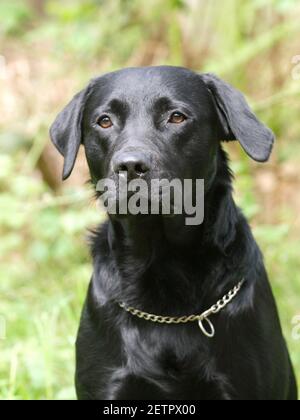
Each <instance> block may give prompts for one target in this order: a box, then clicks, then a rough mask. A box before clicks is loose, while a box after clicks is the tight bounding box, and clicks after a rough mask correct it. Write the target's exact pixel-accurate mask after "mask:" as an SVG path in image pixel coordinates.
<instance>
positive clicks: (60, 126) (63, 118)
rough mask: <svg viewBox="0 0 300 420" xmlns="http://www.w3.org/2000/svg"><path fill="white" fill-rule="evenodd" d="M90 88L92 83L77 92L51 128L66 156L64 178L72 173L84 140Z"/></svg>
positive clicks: (52, 137)
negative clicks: (82, 124) (84, 121)
mask: <svg viewBox="0 0 300 420" xmlns="http://www.w3.org/2000/svg"><path fill="white" fill-rule="evenodd" d="M90 90H91V84H89V85H88V87H87V88H85V89H83V90H82V91H81V92H79V93H77V95H75V96H74V98H73V99H72V100H71V102H70V103H69V104H68V105H67V106H66V107H65V108H64V109H63V110H62V111H61V112H60V113H59V114H58V116H57V117H56V119H55V121H54V123H53V124H52V126H51V128H50V137H51V140H52V142H53V144H54V145H55V147H56V148H57V149H58V151H59V152H60V153H61V154H62V155H63V157H64V169H63V180H65V179H67V178H69V176H70V175H71V172H72V170H73V168H74V165H75V161H76V157H77V154H78V151H79V147H80V144H81V142H82V130H81V123H82V116H83V112H84V108H85V104H86V100H87V97H88V95H89V93H90Z"/></svg>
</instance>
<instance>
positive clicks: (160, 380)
mask: <svg viewBox="0 0 300 420" xmlns="http://www.w3.org/2000/svg"><path fill="white" fill-rule="evenodd" d="M147 327H148V326H147ZM193 327H195V328H193ZM197 328H198V327H197V326H196V325H195V326H193V325H191V326H189V327H186V326H170V325H166V326H164V325H154V326H152V325H151V326H149V327H148V328H146V329H145V328H142V329H141V330H139V328H137V327H136V326H135V327H132V328H129V329H126V331H122V340H123V345H124V349H125V352H124V357H125V360H124V363H125V364H126V367H127V369H128V370H129V372H131V374H133V375H136V376H137V377H143V378H148V379H149V380H150V381H153V382H156V383H157V384H158V386H161V387H162V389H164V392H165V393H166V394H167V395H168V397H169V398H175V399H176V398H177V397H178V398H179V397H182V395H183V393H184V394H185V396H184V398H186V399H215V398H216V399H228V398H229V397H228V396H229V393H230V391H229V386H228V382H227V379H226V377H225V375H223V374H222V373H221V372H219V371H218V369H217V366H216V360H215V357H214V355H213V350H212V348H211V347H210V345H209V344H208V342H207V340H206V339H205V338H204V337H203V336H202V335H201V333H200V331H198V330H197Z"/></svg>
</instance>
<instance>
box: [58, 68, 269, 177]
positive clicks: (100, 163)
mask: <svg viewBox="0 0 300 420" xmlns="http://www.w3.org/2000/svg"><path fill="white" fill-rule="evenodd" d="M51 138H52V140H53V142H54V144H55V145H56V147H57V148H58V150H59V151H60V152H61V153H62V154H63V156H64V158H65V166H64V174H63V177H64V179H65V178H67V177H68V176H69V175H70V173H71V171H72V169H73V167H74V163H75V159H76V155H77V152H78V149H79V146H80V144H81V143H82V144H84V147H85V151H86V156H87V161H88V164H89V168H90V172H91V176H92V180H93V181H94V182H95V183H96V182H97V181H99V180H100V179H102V178H111V179H116V178H117V177H119V176H120V174H124V173H126V174H127V176H128V179H129V180H132V179H136V178H138V179H140V178H142V179H144V180H145V181H146V182H148V183H149V182H150V181H151V180H152V179H163V178H164V179H169V180H172V179H174V178H176V179H178V178H179V179H181V180H183V179H200V178H201V179H204V180H205V182H206V183H210V182H211V179H212V177H213V176H214V174H215V168H216V156H217V149H218V146H219V143H220V141H222V140H228V141H229V140H239V142H240V144H241V145H242V147H243V148H244V150H245V151H246V152H247V153H248V155H250V156H251V157H252V158H253V159H254V160H257V161H265V160H267V159H268V157H269V155H270V153H271V149H272V145H273V141H274V137H273V134H272V132H271V131H270V130H269V129H268V128H266V127H265V126H264V125H263V124H262V123H261V122H260V121H259V120H258V119H257V118H256V117H255V115H254V114H253V113H252V112H251V110H250V108H249V106H248V105H247V103H246V101H245V99H244V97H243V95H242V94H241V93H240V92H238V91H237V90H236V89H234V88H233V87H231V86H230V85H228V84H227V83H225V82H223V81H222V80H220V79H218V78H217V77H215V76H213V75H210V74H204V75H199V74H196V73H194V72H192V71H190V70H187V69H184V68H178V67H148V68H131V69H125V70H121V71H117V72H114V73H109V74H106V75H104V76H102V77H99V78H97V79H94V80H92V81H91V83H90V84H89V85H88V87H87V88H86V89H84V90H83V91H81V92H80V93H79V94H77V95H76V96H75V97H74V98H73V100H72V101H71V102H70V103H69V105H68V106H67V107H66V108H65V109H64V110H63V111H62V112H61V113H60V114H59V116H58V117H57V119H56V121H55V122H54V124H53V126H52V128H51Z"/></svg>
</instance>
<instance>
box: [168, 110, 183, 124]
mask: <svg viewBox="0 0 300 420" xmlns="http://www.w3.org/2000/svg"><path fill="white" fill-rule="evenodd" d="M185 120H186V116H185V115H184V114H182V113H181V112H173V114H172V115H171V116H170V118H169V123H171V124H181V123H183V121H185Z"/></svg>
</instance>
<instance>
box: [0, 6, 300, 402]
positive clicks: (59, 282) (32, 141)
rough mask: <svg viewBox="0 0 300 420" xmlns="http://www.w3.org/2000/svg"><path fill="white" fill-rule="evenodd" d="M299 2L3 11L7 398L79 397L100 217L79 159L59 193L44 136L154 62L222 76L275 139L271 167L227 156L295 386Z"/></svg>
mask: <svg viewBox="0 0 300 420" xmlns="http://www.w3.org/2000/svg"><path fill="white" fill-rule="evenodd" d="M299 3H300V2H299V1H298V0H244V1H239V0H222V2H221V1H217V0H148V1H147V2H142V1H138V0H130V1H129V0H113V1H112V0H111V1H109V0H86V1H83V0H72V1H68V0H64V1H59V0H27V1H26V0H23V1H21V0H20V1H18V0H1V2H0V236H1V240H0V329H1V330H0V398H2V399H65V398H66V399H69V398H75V393H74V386H73V375H74V341H75V337H76V330H77V326H78V322H79V316H80V310H81V307H82V304H83V300H84V297H85V293H86V288H87V284H88V281H89V278H90V275H91V270H92V267H91V261H90V257H89V255H88V249H87V246H86V233H87V228H92V227H93V226H95V224H97V223H100V222H101V221H103V219H104V217H105V216H104V215H103V214H101V213H100V212H99V210H97V209H96V206H95V204H94V202H93V200H92V198H91V197H92V192H91V190H90V188H89V187H88V186H87V185H86V181H87V180H88V178H89V177H88V173H87V169H86V165H85V161H84V158H83V157H82V156H81V158H80V159H79V161H78V164H77V167H76V170H75V171H74V174H73V175H72V177H71V179H70V180H69V181H68V182H67V183H65V184H64V185H62V183H61V177H60V174H61V165H62V160H61V158H60V156H59V155H58V153H57V152H56V151H55V150H54V149H53V148H52V147H51V145H50V142H49V137H48V128H49V126H50V124H51V122H52V121H53V119H54V118H55V116H56V114H57V112H58V111H59V110H60V109H61V108H62V107H63V106H64V105H65V104H66V103H67V102H68V101H69V100H70V98H71V97H72V96H73V95H74V94H75V93H76V92H77V91H78V90H79V89H81V88H82V87H83V86H85V84H86V83H87V82H88V80H89V79H90V78H92V77H94V76H96V75H98V74H101V73H103V72H108V71H111V70H113V69H117V68H120V67H124V66H145V65H159V64H171V65H183V66H186V67H190V68H192V69H194V70H197V71H213V72H215V73H217V74H218V75H219V76H221V77H223V78H225V79H226V80H227V81H229V82H231V83H233V84H234V85H235V86H237V87H238V88H239V89H241V90H242V91H243V92H245V93H246V95H247V97H248V99H249V101H250V103H251V104H252V106H253V107H254V109H255V110H256V112H257V114H258V115H259V117H260V118H261V119H262V120H263V121H264V122H266V123H267V124H268V125H269V126H270V127H271V128H272V129H273V130H274V131H275V133H276V135H277V138H278V140H277V145H276V148H275V151H274V154H273V157H272V159H271V161H270V162H269V163H268V164H265V165H259V164H254V163H252V162H250V161H249V159H248V158H246V156H245V154H244V152H242V151H241V150H240V148H239V147H238V145H237V144H236V145H235V144H232V145H230V147H228V146H226V148H227V149H228V151H229V153H230V155H231V159H232V167H233V169H234V171H235V174H236V177H237V181H236V199H237V201H238V203H239V205H240V206H242V207H243V209H244V211H245V213H246V215H247V217H248V218H249V219H250V222H251V225H252V226H253V229H254V233H255V236H256V238H257V240H258V242H259V244H260V246H261V247H262V250H263V252H264V255H265V259H266V265H267V268H268V271H269V273H270V278H271V282H272V287H273V290H274V293H275V295H276V298H277V301H278V305H279V309H280V315H281V320H282V323H283V328H284V333H285V336H286V339H287V341H288V343H289V347H290V350H291V354H292V358H293V362H294V365H295V369H296V372H297V374H298V380H299V382H300V341H299V340H298V341H297V340H296V338H297V337H294V339H293V335H292V328H293V324H292V322H293V319H294V321H295V318H294V317H295V316H296V315H300V299H299V296H300V257H299V256H300V241H299V236H300V215H299V213H300V172H299V166H300V141H299V140H300V118H299V111H300V102H299V94H300V45H299V36H300V25H299V22H300V4H299ZM270 351H272V349H270Z"/></svg>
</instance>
